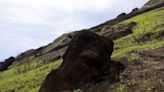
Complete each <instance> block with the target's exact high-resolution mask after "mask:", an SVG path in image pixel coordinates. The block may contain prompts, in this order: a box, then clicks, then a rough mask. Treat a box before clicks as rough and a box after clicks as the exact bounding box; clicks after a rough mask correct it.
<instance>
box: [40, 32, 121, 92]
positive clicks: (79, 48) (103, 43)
mask: <svg viewBox="0 0 164 92" xmlns="http://www.w3.org/2000/svg"><path fill="white" fill-rule="evenodd" d="M113 45H114V43H113V41H112V40H110V39H109V38H105V37H101V36H99V35H97V34H95V33H93V32H90V31H86V30H83V31H79V32H77V33H76V35H75V36H74V37H73V39H72V41H71V42H70V44H69V46H68V49H67V51H66V53H65V54H64V56H63V63H62V64H61V66H60V67H59V68H58V69H56V70H54V71H52V72H51V73H50V74H49V75H48V76H47V77H46V79H45V80H44V81H43V83H42V86H41V88H40V90H39V92H64V91H68V90H70V92H71V90H73V89H83V88H85V86H86V84H88V83H89V84H94V83H97V82H100V81H101V80H103V77H102V76H106V75H110V76H111V77H110V78H111V80H115V76H116V75H118V74H119V73H118V72H120V69H123V68H124V67H122V64H119V65H118V64H116V65H118V66H117V67H119V70H117V69H116V68H117V67H113V65H114V64H113V62H111V61H110V56H111V54H112V52H113ZM120 67H121V68H120ZM113 72H114V73H113Z"/></svg>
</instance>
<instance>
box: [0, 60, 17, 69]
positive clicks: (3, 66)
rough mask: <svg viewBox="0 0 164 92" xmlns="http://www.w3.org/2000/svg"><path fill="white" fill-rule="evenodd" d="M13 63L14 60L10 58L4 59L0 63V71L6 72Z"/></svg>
mask: <svg viewBox="0 0 164 92" xmlns="http://www.w3.org/2000/svg"><path fill="white" fill-rule="evenodd" d="M14 61H15V58H14V57H10V58H8V59H6V60H5V62H0V71H4V70H6V69H7V68H8V67H9V66H10V65H11V64H12V63H13V62H14Z"/></svg>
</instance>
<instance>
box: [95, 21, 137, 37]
mask: <svg viewBox="0 0 164 92" xmlns="http://www.w3.org/2000/svg"><path fill="white" fill-rule="evenodd" d="M136 25H137V23H136V22H130V23H128V24H118V25H116V26H113V27H110V28H108V27H106V28H104V30H103V32H102V31H101V32H98V34H100V35H101V36H104V37H108V38H110V39H113V40H116V39H118V38H121V37H124V36H127V35H129V34H132V33H133V28H134V27H135V26H136Z"/></svg>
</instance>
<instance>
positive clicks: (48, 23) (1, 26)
mask: <svg viewBox="0 0 164 92" xmlns="http://www.w3.org/2000/svg"><path fill="white" fill-rule="evenodd" d="M147 1H148V0H0V60H3V59H5V58H8V57H9V56H16V55H18V54H20V53H21V52H23V51H26V50H29V49H34V48H38V47H40V46H42V45H46V44H48V43H50V42H52V41H53V40H54V39H55V38H57V37H58V36H60V35H61V34H63V33H66V32H70V31H74V30H80V29H85V28H90V27H92V26H95V25H98V24H100V23H102V22H105V21H107V20H109V19H112V18H114V17H116V16H117V15H118V14H120V13H122V12H130V11H131V10H132V9H133V8H135V7H141V6H142V5H143V4H145V3H146V2H147Z"/></svg>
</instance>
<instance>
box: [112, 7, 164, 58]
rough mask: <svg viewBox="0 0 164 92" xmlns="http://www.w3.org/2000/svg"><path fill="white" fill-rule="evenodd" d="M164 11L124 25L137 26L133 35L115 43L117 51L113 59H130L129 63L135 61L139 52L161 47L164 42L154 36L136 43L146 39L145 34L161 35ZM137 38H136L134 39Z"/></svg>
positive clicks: (137, 17) (154, 12)
mask: <svg viewBox="0 0 164 92" xmlns="http://www.w3.org/2000/svg"><path fill="white" fill-rule="evenodd" d="M163 14H164V10H163V9H156V10H153V11H150V12H147V13H144V14H141V15H138V16H136V17H133V18H131V19H128V20H126V21H124V22H122V23H129V22H136V23H137V26H136V27H135V28H134V30H133V34H130V35H128V36H125V37H123V38H120V39H118V40H116V41H114V42H115V46H114V48H115V50H114V52H113V55H112V57H113V58H124V57H126V58H128V60H129V61H133V60H134V61H135V60H136V59H137V58H138V56H137V51H138V50H143V49H149V48H156V47H160V46H161V45H163V44H164V40H163V39H160V38H158V37H155V36H153V37H152V39H150V38H148V40H141V42H138V41H136V39H140V38H141V37H144V35H145V33H148V32H151V33H153V34H154V35H157V34H159V33H160V32H161V31H163V30H164V26H162V25H164V22H163V21H164V16H163ZM134 37H135V38H134Z"/></svg>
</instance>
